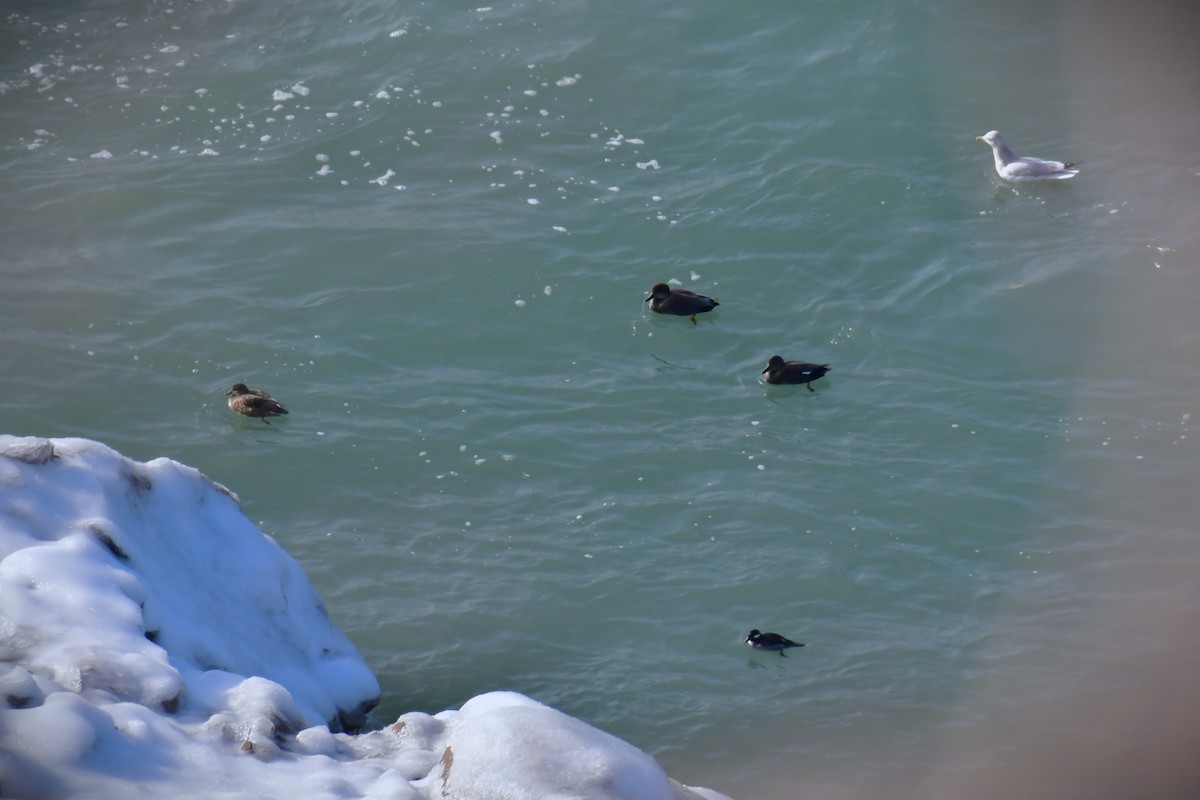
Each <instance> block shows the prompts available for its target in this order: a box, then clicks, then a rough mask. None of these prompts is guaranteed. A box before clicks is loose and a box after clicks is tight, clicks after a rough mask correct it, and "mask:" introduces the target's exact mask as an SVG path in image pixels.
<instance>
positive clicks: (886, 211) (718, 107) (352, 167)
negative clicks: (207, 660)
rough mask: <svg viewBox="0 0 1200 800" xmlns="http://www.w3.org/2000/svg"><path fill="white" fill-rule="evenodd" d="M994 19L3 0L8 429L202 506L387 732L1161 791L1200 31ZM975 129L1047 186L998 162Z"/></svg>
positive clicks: (1176, 719)
mask: <svg viewBox="0 0 1200 800" xmlns="http://www.w3.org/2000/svg"><path fill="white" fill-rule="evenodd" d="M992 5H994V4H985V3H973V2H965V1H964V2H950V1H949V0H947V2H903V3H894V4H886V5H885V4H868V3H796V4H763V3H753V4H727V3H719V2H710V1H709V0H702V1H700V2H690V3H662V4H647V3H633V2H611V3H604V4H599V3H583V2H518V3H510V4H497V5H492V6H489V7H479V6H472V5H469V4H463V3H431V2H430V3H399V4H392V3H381V2H358V3H347V2H340V3H323V4H316V3H300V2H275V3H250V2H160V3H149V4H146V3H129V2H126V1H118V0H112V1H110V2H102V3H76V4H73V3H54V4H41V3H28V2H16V3H8V4H6V5H5V6H4V15H3V20H2V26H0V53H2V54H3V55H0V182H2V186H3V200H2V201H0V202H2V203H3V214H2V215H0V235H2V236H3V242H4V257H3V260H2V261H0V264H2V266H0V270H2V278H0V280H2V281H3V283H2V287H0V288H2V291H0V375H2V376H3V381H4V395H3V400H2V401H0V423H2V425H0V429H2V430H3V431H4V432H5V433H14V434H29V435H46V436H86V437H91V438H95V439H98V440H100V441H103V442H105V443H107V444H109V445H111V446H113V447H115V448H117V449H118V450H121V451H122V452H124V453H126V454H127V455H130V456H133V457H137V458H143V459H147V458H152V457H157V456H169V457H171V458H175V459H177V460H180V461H183V462H185V463H187V464H191V465H194V466H196V467H198V468H200V469H201V470H203V471H204V472H205V473H207V474H208V475H209V476H211V477H212V478H214V479H215V480H218V481H220V482H222V483H224V484H226V485H227V486H229V487H230V488H231V489H232V490H233V491H235V492H237V493H238V494H239V495H240V497H241V499H242V502H243V504H244V506H245V508H246V510H247V512H248V513H249V514H250V515H251V517H252V518H253V519H254V520H255V521H256V522H258V523H259V524H260V525H261V526H262V528H263V529H264V530H266V531H267V532H268V533H270V534H272V535H274V536H275V537H277V538H278V539H279V541H280V542H281V544H283V545H284V547H286V548H287V549H288V550H289V551H290V552H291V553H292V554H293V555H295V556H296V557H297V558H298V559H299V560H300V561H301V562H302V563H303V565H304V566H305V568H306V569H307V570H308V572H309V574H310V575H311V576H312V578H313V580H314V581H315V583H316V584H317V588H318V590H319V591H320V592H321V594H322V595H323V596H324V597H325V598H326V600H327V601H328V603H329V605H330V610H331V613H332V615H333V617H334V619H335V621H336V622H337V623H338V624H340V625H341V626H342V627H343V628H344V629H345V630H347V632H348V633H349V634H350V636H351V638H352V639H353V640H354V641H355V643H356V644H357V645H358V646H359V648H360V649H361V650H362V651H363V653H364V655H365V656H366V658H367V660H368V661H369V662H370V663H371V665H372V667H373V668H374V669H375V670H376V671H377V674H378V675H379V677H380V680H381V682H382V684H383V686H384V693H385V695H384V700H383V704H382V706H381V707H380V709H379V711H378V712H377V715H376V719H377V722H378V723H379V724H384V723H387V722H389V721H391V720H392V719H394V718H395V717H396V716H397V715H398V714H400V713H402V712H404V711H408V710H427V711H437V710H440V709H443V708H447V707H452V706H457V705H458V704H460V703H462V702H463V701H464V700H466V699H467V698H469V697H471V696H473V695H475V694H478V693H480V692H483V691H487V690H491V689H512V690H516V691H521V692H524V693H526V694H529V695H531V696H532V697H534V698H536V699H538V700H541V701H543V702H546V703H549V704H551V705H554V706H556V707H558V708H560V709H562V710H563V711H566V712H568V713H570V714H573V715H575V716H578V717H580V718H581V719H583V720H585V721H587V722H589V723H592V724H594V725H597V726H599V727H601V728H603V729H605V730H607V731H609V732H611V733H614V734H616V735H618V736H621V737H622V738H625V739H627V740H628V741H630V742H632V743H633V744H635V745H637V746H639V747H641V748H643V749H645V750H647V751H648V752H650V753H652V754H653V755H655V756H656V757H657V758H658V759H659V760H660V762H661V763H662V764H663V766H664V767H665V768H666V770H667V771H668V772H669V773H670V774H671V775H672V776H673V777H676V778H678V779H680V780H682V781H684V782H686V783H690V784H697V785H703V786H709V787H712V788H714V789H717V790H720V791H722V792H725V793H727V794H729V795H731V796H734V797H738V798H790V797H798V796H805V797H825V798H870V797H880V796H893V797H914V798H916V797H921V798H929V797H956V798H957V797H963V796H968V795H970V796H976V797H978V796H980V795H984V796H989V797H990V796H997V797H999V796H1005V797H1010V796H1020V797H1025V798H1032V797H1042V796H1046V797H1051V796H1054V797H1057V798H1061V797H1064V796H1067V797H1075V796H1078V797H1090V798H1094V797H1097V796H1108V795H1107V794H1106V793H1107V792H1112V795H1111V796H1114V797H1116V796H1132V795H1131V792H1132V793H1134V794H1141V796H1152V795H1153V796H1156V797H1169V796H1179V797H1191V796H1194V795H1193V794H1192V791H1193V790H1194V789H1195V783H1194V782H1193V783H1190V784H1188V783H1186V782H1185V781H1184V778H1183V776H1185V775H1186V774H1187V773H1186V772H1185V771H1184V770H1185V769H1186V768H1187V766H1188V765H1189V764H1190V761H1189V759H1190V757H1191V754H1193V753H1194V752H1195V745H1196V744H1197V743H1198V742H1200V735H1198V733H1200V731H1198V726H1197V723H1196V721H1195V720H1196V719H1198V718H1200V717H1198V716H1197V714H1196V713H1195V711H1196V708H1197V700H1200V697H1198V696H1197V695H1198V694H1200V693H1198V692H1197V691H1196V689H1195V680H1194V676H1195V674H1197V673H1196V670H1197V667H1198V666H1200V657H1198V656H1200V653H1198V648H1197V639H1198V637H1197V636H1196V631H1197V624H1196V616H1195V609H1196V608H1197V601H1198V600H1200V582H1198V580H1197V578H1196V575H1197V574H1200V572H1197V567H1198V566H1200V552H1198V550H1200V548H1198V546H1197V531H1196V526H1195V518H1196V510H1197V504H1196V501H1195V499H1194V493H1195V486H1196V485H1197V477H1198V476H1197V472H1198V471H1197V469H1196V439H1195V438H1194V437H1192V436H1191V428H1192V415H1193V414H1194V413H1195V412H1197V411H1198V410H1200V409H1197V398H1198V397H1200V393H1198V390H1200V334H1198V332H1197V331H1198V326H1197V322H1196V320H1197V319H1198V317H1197V315H1196V313H1195V309H1196V308H1197V306H1198V305H1200V285H1198V284H1197V267H1198V266H1200V264H1198V260H1200V259H1198V258H1197V254H1198V252H1200V248H1198V247H1197V242H1198V237H1197V235H1196V233H1195V219H1196V211H1197V207H1198V205H1197V198H1198V197H1200V158H1198V157H1197V156H1196V153H1195V149H1194V143H1195V141H1196V138H1197V135H1198V134H1200V104H1198V103H1197V101H1198V100H1200V64H1198V63H1197V61H1198V59H1197V56H1196V55H1195V53H1196V49H1195V41H1196V34H1197V33H1200V30H1198V28H1197V26H1196V22H1197V14H1196V13H1194V12H1192V11H1190V10H1185V9H1187V8H1188V6H1187V4H1184V3H1178V4H1163V5H1162V6H1161V7H1156V8H1155V9H1154V13H1150V11H1149V10H1145V11H1144V13H1143V11H1139V12H1138V13H1137V14H1136V15H1135V14H1134V10H1133V9H1125V8H1124V6H1123V5H1121V4H1105V3H1067V4H1061V6H1056V7H1055V8H1056V9H1058V10H1055V11H1053V12H1048V11H1047V10H1046V8H1045V7H1044V4H1040V3H1030V2H1021V3H1015V4H1012V3H1010V4H1006V5H1005V6H1004V8H1003V9H1000V8H989V6H992ZM1047 14H1049V16H1046V15H1047ZM1033 20H1037V21H1038V22H1037V24H1032V22H1031V21H1033ZM992 128H999V129H1001V130H1002V131H1003V132H1004V133H1005V134H1006V135H1007V136H1008V138H1009V140H1010V142H1011V144H1012V145H1013V147H1014V149H1016V150H1017V151H1018V152H1019V153H1020V152H1025V153H1028V154H1032V155H1042V156H1047V157H1055V158H1066V159H1083V160H1084V161H1085V164H1084V167H1083V173H1082V174H1081V175H1080V176H1079V177H1078V178H1076V179H1074V180H1071V181H1067V182H1063V183H1062V184H1055V185H1035V186H1032V187H1027V186H1020V187H1015V188H1014V187H1011V186H1008V185H1002V184H1001V183H1000V182H999V180H998V179H997V177H996V176H995V173H994V172H993V170H992V167H991V159H990V154H989V153H988V150H987V148H986V147H985V146H984V145H982V144H980V143H978V142H976V141H975V140H974V137H975V136H976V135H978V134H982V133H984V132H986V131H987V130H990V129H992ZM665 280H674V281H678V282H679V283H681V284H682V285H684V286H686V287H688V288H692V289H695V290H697V291H701V292H704V293H707V294H711V295H713V296H715V297H718V298H719V299H720V300H721V306H720V308H719V309H718V310H717V311H715V312H714V313H712V314H709V315H706V316H704V317H702V318H700V319H699V320H698V323H697V324H696V325H692V324H691V323H690V322H689V321H688V320H687V319H686V318H674V317H658V316H652V315H651V314H650V313H649V312H648V310H647V308H646V304H645V303H644V302H643V301H644V299H645V297H646V295H647V292H648V290H649V287H650V286H651V284H653V283H655V282H658V281H665ZM775 353H779V354H781V355H784V356H785V357H788V358H802V359H806V360H816V361H821V362H828V363H830V364H831V365H832V367H833V370H832V372H831V373H830V374H829V376H828V377H827V378H825V379H822V380H821V381H819V382H817V384H815V386H814V388H815V389H816V391H815V392H814V393H810V392H808V391H805V390H804V389H803V388H802V387H801V388H798V389H792V388H778V387H766V386H765V385H764V384H763V383H762V382H761V377H760V372H761V370H762V369H763V367H764V366H765V365H766V361H767V358H768V357H769V356H771V355H772V354H775ZM237 380H241V381H245V382H247V383H249V384H250V385H253V386H261V387H263V388H265V389H267V390H268V391H270V392H271V393H272V394H274V395H275V396H276V397H278V398H279V399H280V400H282V401H283V402H284V403H285V404H286V405H287V406H288V407H289V409H291V412H292V413H291V415H290V416H289V417H288V418H287V419H285V420H277V421H275V422H273V423H272V424H271V425H270V426H267V425H264V424H262V423H260V422H258V421H256V420H243V419H238V418H233V417H232V415H231V414H230V413H229V412H228V410H227V409H226V408H225V406H224V398H223V397H222V393H223V392H224V391H225V390H226V389H228V387H229V385H230V384H231V383H233V382H234V381H237ZM751 627H759V628H763V629H767V630H777V631H779V632H781V633H784V634H786V635H788V636H791V637H793V638H796V639H799V640H801V641H804V642H806V643H807V646H806V647H805V648H804V649H803V650H799V651H793V652H792V655H790V656H789V657H787V658H786V659H781V658H779V657H777V656H773V655H766V654H757V653H754V652H752V651H750V650H749V648H745V647H743V646H741V645H740V644H739V642H740V640H741V639H742V638H743V637H744V636H745V633H746V631H747V630H748V629H749V628H751ZM1131 748H1133V752H1136V753H1137V757H1136V758H1133V757H1132V756H1130V760H1131V762H1132V763H1128V762H1126V761H1124V760H1121V759H1117V758H1116V756H1117V755H1118V754H1124V755H1122V759H1123V758H1124V757H1125V755H1128V754H1129V753H1130V752H1131ZM1192 774H1194V773H1192ZM1133 787H1136V790H1135V789H1134V788H1133ZM1148 787H1149V788H1148Z"/></svg>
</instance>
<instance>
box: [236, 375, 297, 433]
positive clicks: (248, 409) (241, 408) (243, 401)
mask: <svg viewBox="0 0 1200 800" xmlns="http://www.w3.org/2000/svg"><path fill="white" fill-rule="evenodd" d="M225 396H226V397H228V398H229V407H230V408H231V409H233V410H234V411H236V412H237V413H239V414H241V415H242V416H245V417H258V418H259V419H261V420H262V421H263V423H264V424H266V425H270V424H271V423H269V422H267V417H277V416H279V415H280V414H286V413H288V410H287V409H286V408H284V407H283V406H282V405H280V404H279V401H278V400H275V399H274V398H272V397H271V396H270V395H269V394H267V393H266V392H264V391H263V390H262V389H247V388H246V384H244V383H235V384H234V385H233V388H232V389H230V390H229V391H228V392H226V393H225Z"/></svg>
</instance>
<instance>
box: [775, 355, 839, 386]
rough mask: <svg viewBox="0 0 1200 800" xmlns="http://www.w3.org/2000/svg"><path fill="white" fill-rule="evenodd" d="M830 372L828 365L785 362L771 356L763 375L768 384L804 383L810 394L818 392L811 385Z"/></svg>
mask: <svg viewBox="0 0 1200 800" xmlns="http://www.w3.org/2000/svg"><path fill="white" fill-rule="evenodd" d="M826 372H829V365H828V364H810V363H809V362H807V361H784V360H783V357H782V356H771V359H770V360H769V361H768V362H767V368H766V369H764V370H763V374H764V375H766V376H767V383H803V384H804V385H805V386H807V387H808V390H809V391H810V392H814V391H816V390H815V389H813V388H812V386H811V384H812V382H813V381H815V380H816V379H817V378H821V377H824V375H825V373H826Z"/></svg>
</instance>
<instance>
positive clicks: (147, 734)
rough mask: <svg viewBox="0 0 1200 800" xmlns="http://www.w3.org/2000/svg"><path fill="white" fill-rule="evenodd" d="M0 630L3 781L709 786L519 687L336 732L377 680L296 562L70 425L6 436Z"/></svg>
mask: <svg viewBox="0 0 1200 800" xmlns="http://www.w3.org/2000/svg"><path fill="white" fill-rule="evenodd" d="M0 634H2V635H0V793H2V794H3V796H5V797H30V798H32V797H36V798H39V799H40V800H57V798H64V799H65V798H76V797H88V798H94V799H95V800H110V799H111V800H117V799H118V798H120V800H126V798H128V797H129V796H130V792H131V790H133V791H134V794H136V795H137V796H138V797H140V798H149V799H150V800H158V798H163V799H164V800H165V799H166V798H171V799H172V800H175V799H176V798H182V799H186V800H192V799H193V798H195V799H196V800H199V798H212V797H215V796H221V797H227V798H249V797H254V798H286V799H287V800H292V798H297V797H332V796H335V795H336V796H338V797H363V798H383V797H387V798H399V799H400V800H441V798H445V797H453V798H459V799H460V800H491V798H497V797H505V798H513V799H514V800H516V799H518V798H527V799H528V800H534V799H535V798H537V799H538V800H540V799H541V798H567V797H570V798H580V799H581V800H721V799H722V795H719V794H717V793H715V792H711V791H709V790H704V789H691V788H688V787H684V786H682V785H680V784H678V783H676V782H674V781H672V780H670V779H669V778H667V776H666V775H665V774H664V773H663V772H662V770H661V768H659V766H658V764H657V763H655V761H654V760H653V759H652V758H651V757H650V756H649V755H647V754H645V753H643V752H641V751H640V750H637V749H636V748H634V747H633V746H631V745H629V744H626V743H625V742H622V741H620V740H619V739H616V738H614V737H612V736H610V735H609V734H606V733H603V732H601V731H599V730H596V729H595V728H592V727H590V726H588V725H586V724H585V723H583V722H581V721H579V720H576V719H573V718H571V717H569V716H567V715H565V714H562V713H560V712H558V711H555V710H554V709H551V708H549V707H547V706H544V705H541V704H540V703H537V702H535V701H533V700H531V699H529V698H527V697H524V696H521V695H517V694H511V693H503V692H501V693H492V694H485V695H481V696H479V697H476V698H474V699H472V700H469V701H468V702H466V703H465V704H464V705H463V706H462V708H461V709H460V710H458V711H453V710H451V711H443V712H441V713H439V714H436V715H433V716H431V715H428V714H424V713H420V712H412V713H408V714H404V715H402V716H401V717H400V719H399V720H398V721H397V722H396V723H395V724H394V725H391V726H390V727H387V728H384V729H382V730H376V731H373V732H370V733H359V734H356V735H355V734H350V733H345V732H341V733H335V732H333V730H343V729H347V730H352V729H357V728H359V727H360V726H362V725H363V723H364V721H365V718H366V713H367V711H368V710H369V708H370V707H371V706H372V705H373V704H374V703H375V702H376V700H377V699H378V695H379V684H378V682H377V681H376V679H375V677H374V675H373V674H372V673H371V671H370V669H369V668H368V667H367V665H366V664H365V662H364V661H363V660H362V658H361V656H360V655H359V653H358V652H357V650H356V649H355V648H354V646H353V645H352V644H351V643H350V642H349V640H348V639H346V637H345V636H344V635H343V634H342V633H341V632H340V631H338V630H337V629H336V628H335V627H334V626H333V624H332V622H331V621H330V619H329V617H328V615H327V613H326V611H325V608H324V606H323V605H322V603H321V600H320V598H319V597H317V595H316V593H315V591H314V590H313V588H312V586H311V584H310V583H309V581H308V578H307V576H305V574H304V572H303V570H302V569H301V568H300V566H299V565H298V564H297V563H296V562H295V561H294V560H293V559H292V558H291V557H290V556H289V555H288V554H287V553H285V552H284V551H283V549H282V548H281V547H280V546H279V545H278V544H277V543H276V542H275V541H274V540H273V539H271V538H270V537H268V536H266V535H265V534H263V533H262V532H261V531H259V530H258V529H257V528H256V527H255V526H254V524H253V523H252V522H250V520H249V519H248V518H247V517H246V516H245V514H244V513H243V512H242V510H241V507H240V505H239V503H238V499H237V497H236V496H235V495H234V494H232V493H231V492H229V491H228V490H227V489H225V488H224V487H222V486H220V485H219V484H216V483H213V482H212V481H210V480H209V479H208V478H206V477H204V475H202V474H201V473H199V472H197V471H196V470H194V469H192V468H190V467H186V466H184V465H182V464H179V463H177V462H175V461H171V460H169V459H165V458H159V459H155V460H153V461H150V462H146V463H140V462H136V461H132V460H130V459H127V458H125V457H123V456H121V455H120V454H118V453H116V452H115V451H113V450H111V449H109V448H107V447H105V446H104V445H101V444H98V443H96V442H91V441H87V440H83V439H41V438H33V437H30V438H19V437H14V436H0ZM331 727H332V728H333V730H331V729H330V728H331ZM134 787H136V790H134ZM334 787H336V788H334Z"/></svg>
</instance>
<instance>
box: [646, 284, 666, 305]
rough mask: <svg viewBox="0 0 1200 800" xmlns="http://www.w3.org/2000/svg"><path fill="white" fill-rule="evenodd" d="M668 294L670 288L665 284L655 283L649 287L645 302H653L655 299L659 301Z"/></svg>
mask: <svg viewBox="0 0 1200 800" xmlns="http://www.w3.org/2000/svg"><path fill="white" fill-rule="evenodd" d="M670 293H671V287H670V286H667V285H666V284H665V283H656V284H654V285H653V286H651V287H650V296H649V297H647V298H646V302H647V303H649V302H650V301H651V300H653V299H654V298H656V297H657V298H658V299H659V300H661V299H662V298H664V297H666V296H667V295H669V294H670Z"/></svg>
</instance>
